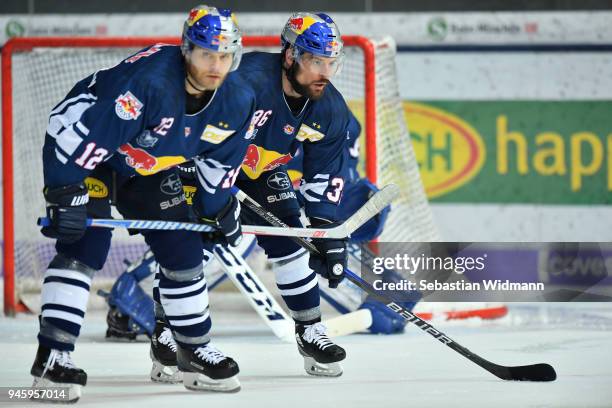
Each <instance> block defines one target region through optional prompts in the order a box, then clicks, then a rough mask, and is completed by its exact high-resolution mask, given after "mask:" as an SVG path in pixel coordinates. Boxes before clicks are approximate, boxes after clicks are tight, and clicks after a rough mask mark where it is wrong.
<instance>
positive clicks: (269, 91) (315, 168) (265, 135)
mask: <svg viewBox="0 0 612 408" xmlns="http://www.w3.org/2000/svg"><path fill="white" fill-rule="evenodd" d="M238 71H239V72H240V73H241V74H242V75H243V76H244V78H245V80H247V81H248V82H249V84H250V85H251V87H253V89H254V91H255V94H256V96H257V107H256V111H255V114H254V115H253V126H254V129H253V132H254V133H255V135H254V137H253V139H252V140H251V144H250V145H249V147H248V150H247V154H246V157H245V160H244V163H243V165H242V172H241V176H240V177H246V178H249V179H257V178H258V177H259V176H260V175H261V173H262V172H264V171H269V170H273V169H274V168H276V167H278V166H280V165H283V164H287V163H288V162H289V161H290V160H291V159H292V157H293V156H294V155H295V154H296V152H297V150H298V147H299V146H300V145H302V147H303V155H304V158H303V180H302V184H301V186H300V191H301V193H302V195H303V196H304V198H305V211H306V215H308V216H309V217H319V218H325V219H330V220H334V219H335V214H336V206H337V205H338V203H339V201H340V198H341V194H342V189H343V187H344V180H345V178H346V170H347V168H346V167H347V160H348V149H347V147H346V143H347V132H348V130H347V129H348V126H349V121H350V116H349V110H348V107H347V105H346V102H345V101H344V99H343V98H342V95H340V93H339V92H338V90H337V89H336V88H334V86H333V85H331V84H328V85H327V87H326V89H325V92H324V94H323V96H322V97H321V98H320V99H319V100H317V101H311V100H309V101H307V102H306V105H305V106H304V108H303V109H302V111H301V112H300V113H299V114H298V115H297V116H295V115H293V113H292V112H291V109H290V108H289V106H288V105H287V102H286V100H285V94H284V92H283V88H282V80H281V78H282V77H281V56H280V54H277V53H266V52H251V53H247V54H245V55H244V56H243V57H242V61H241V63H240V67H239V69H238Z"/></svg>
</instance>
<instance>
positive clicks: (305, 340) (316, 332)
mask: <svg viewBox="0 0 612 408" xmlns="http://www.w3.org/2000/svg"><path fill="white" fill-rule="evenodd" d="M326 330H327V329H326V327H325V325H323V324H322V323H315V324H312V325H301V324H296V325H295V339H296V341H297V344H298V350H299V352H300V354H301V355H302V356H303V357H304V369H305V370H306V372H307V373H308V374H310V375H315V376H321V377H339V376H341V375H342V366H341V365H340V363H339V361H342V360H344V359H345V358H346V352H345V351H344V349H343V348H342V347H340V346H338V345H337V344H334V342H332V341H331V340H330V339H329V337H327V334H326Z"/></svg>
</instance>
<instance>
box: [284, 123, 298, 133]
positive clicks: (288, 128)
mask: <svg viewBox="0 0 612 408" xmlns="http://www.w3.org/2000/svg"><path fill="white" fill-rule="evenodd" d="M283 132H285V134H286V135H292V134H293V132H295V128H294V127H293V126H291V125H290V124H288V123H287V124H286V125H285V127H283Z"/></svg>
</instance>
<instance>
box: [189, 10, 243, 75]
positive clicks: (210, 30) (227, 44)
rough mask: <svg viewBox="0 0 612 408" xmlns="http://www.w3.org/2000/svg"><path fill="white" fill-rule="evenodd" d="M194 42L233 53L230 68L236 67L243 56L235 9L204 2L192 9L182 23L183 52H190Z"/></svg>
mask: <svg viewBox="0 0 612 408" xmlns="http://www.w3.org/2000/svg"><path fill="white" fill-rule="evenodd" d="M194 46H198V47H201V48H205V49H208V50H212V51H216V52H225V53H230V54H232V57H233V59H232V66H231V67H230V71H234V70H236V69H237V68H238V65H240V59H241V58H242V32H241V31H240V28H239V27H238V23H237V21H236V17H235V16H234V13H232V12H231V11H230V10H229V9H217V8H216V7H209V6H205V5H200V6H196V7H194V8H193V9H191V11H190V12H189V17H188V18H187V20H186V21H185V24H184V25H183V36H182V43H181V50H182V51H183V55H187V54H188V53H189V52H191V50H193V47H194Z"/></svg>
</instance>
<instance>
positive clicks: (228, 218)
mask: <svg viewBox="0 0 612 408" xmlns="http://www.w3.org/2000/svg"><path fill="white" fill-rule="evenodd" d="M201 219H202V221H203V222H204V223H205V224H209V225H212V226H214V227H216V228H218V229H219V231H221V233H222V234H223V235H224V236H225V239H226V240H227V243H228V244H230V245H231V246H233V247H235V246H238V244H240V241H241V240H242V226H241V225H240V201H238V199H237V198H236V197H235V196H233V195H232V196H231V197H230V201H229V203H227V205H226V206H225V207H223V209H222V210H221V211H220V212H219V214H217V218H216V219H214V220H211V219H207V218H204V217H201Z"/></svg>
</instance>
